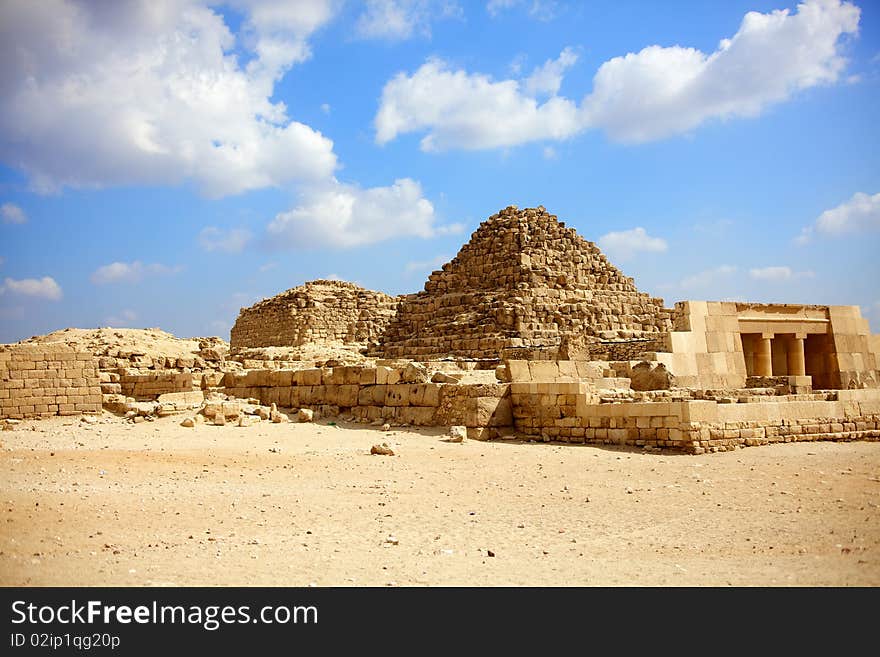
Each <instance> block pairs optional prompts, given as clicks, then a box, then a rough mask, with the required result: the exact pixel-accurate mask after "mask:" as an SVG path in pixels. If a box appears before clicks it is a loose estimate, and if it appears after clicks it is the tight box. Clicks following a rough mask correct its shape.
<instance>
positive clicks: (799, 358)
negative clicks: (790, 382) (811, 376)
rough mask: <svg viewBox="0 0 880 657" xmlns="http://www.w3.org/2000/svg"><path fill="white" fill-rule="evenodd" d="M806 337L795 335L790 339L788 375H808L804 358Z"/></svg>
mask: <svg viewBox="0 0 880 657" xmlns="http://www.w3.org/2000/svg"><path fill="white" fill-rule="evenodd" d="M804 337H805V336H802V335H800V334H798V335H795V336H794V337H793V338H791V339H790V340H789V341H788V375H789V376H806V375H807V367H806V363H805V360H804Z"/></svg>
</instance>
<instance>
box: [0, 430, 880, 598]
mask: <svg viewBox="0 0 880 657" xmlns="http://www.w3.org/2000/svg"><path fill="white" fill-rule="evenodd" d="M179 422H180V417H179V416H176V417H175V416H172V417H166V418H161V419H158V420H156V421H154V422H143V423H140V424H131V423H129V422H126V421H125V420H123V419H122V418H119V417H116V416H113V415H110V414H107V413H105V414H104V415H103V416H102V417H101V418H100V419H99V420H98V421H97V423H95V424H89V423H88V422H87V421H83V420H81V419H79V418H54V419H49V420H42V421H25V422H22V423H21V424H19V425H17V427H16V429H15V430H14V431H7V432H3V433H2V434H0V441H2V451H0V460H2V463H0V467H2V477H0V501H2V507H0V512H2V515H3V518H2V524H0V527H2V530H0V585H4V586H12V585H16V586H17V585H24V586H56V585H60V586H66V585H72V586H119V585H121V586H141V585H146V586H162V585H168V586H182V585H208V586H212V585H217V586H224V585H246V586H250V585H255V586H256V585H263V586H278V585H284V586H308V585H317V586H395V585H396V586H420V585H430V586H437V585H477V586H487V585H529V586H543V585H561V586H568V585H576V586H592V585H647V586H654V585H665V586H687V585H700V586H705V585H718V586H724V585H740V586H743V585H744V586H750V585H762V586H766V585H769V586H776V585H797V586H803V585H807V586H810V585H818V586H826V585H833V586H851V585H869V586H874V585H878V584H880V514H878V505H880V444H878V443H876V442H874V443H872V442H853V443H830V442H828V443H818V442H817V443H791V444H777V445H771V446H766V447H756V448H746V449H740V450H737V451H734V452H727V453H720V454H705V455H700V456H687V455H677V454H671V453H656V452H654V453H645V452H643V451H639V450H624V449H619V448H603V447H597V446H583V445H558V444H552V443H551V444H544V443H528V442H477V441H465V442H464V443H463V444H454V443H450V442H446V441H445V439H444V438H445V436H444V434H443V431H442V430H441V429H434V430H414V429H405V428H398V429H392V430H391V431H381V430H380V429H379V428H377V427H367V426H363V425H357V424H347V423H342V422H340V423H339V424H335V425H333V424H328V423H327V421H322V422H320V423H315V424H292V423H291V424H272V423H269V422H263V423H260V424H259V425H257V426H252V427H247V428H240V427H232V426H226V427H217V426H206V425H199V426H197V427H196V428H184V427H181V426H179ZM381 442H387V443H388V444H389V445H390V446H391V448H392V449H393V450H394V451H395V453H396V454H395V456H377V455H370V453H369V452H370V447H371V446H372V445H374V444H377V443H381ZM493 555H494V556H493Z"/></svg>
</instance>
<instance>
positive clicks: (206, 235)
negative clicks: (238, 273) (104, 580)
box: [199, 226, 252, 253]
mask: <svg viewBox="0 0 880 657" xmlns="http://www.w3.org/2000/svg"><path fill="white" fill-rule="evenodd" d="M251 237H252V235H251V232H250V231H249V230H247V229H245V228H229V229H223V228H217V227H216V226H206V227H205V228H203V229H202V230H201V232H200V233H199V245H200V246H201V247H202V248H203V249H204V250H205V251H209V252H210V251H223V252H224V253H240V252H241V251H242V250H244V247H246V246H247V245H248V242H250V241H251Z"/></svg>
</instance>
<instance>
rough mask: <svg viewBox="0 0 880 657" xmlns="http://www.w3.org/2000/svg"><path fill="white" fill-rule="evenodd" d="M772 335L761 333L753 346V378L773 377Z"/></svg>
mask: <svg viewBox="0 0 880 657" xmlns="http://www.w3.org/2000/svg"><path fill="white" fill-rule="evenodd" d="M772 338H773V334H772V333H762V334H761V336H760V337H759V338H758V339H757V341H756V344H755V376H773V351H772V349H771V347H770V340H771V339H772Z"/></svg>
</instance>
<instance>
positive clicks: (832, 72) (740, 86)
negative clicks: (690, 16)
mask: <svg viewBox="0 0 880 657" xmlns="http://www.w3.org/2000/svg"><path fill="white" fill-rule="evenodd" d="M859 14H860V10H859V9H858V8H857V7H855V6H854V5H852V4H850V3H847V2H843V3H841V2H839V1H838V0H808V1H807V2H804V3H802V4H800V5H798V11H797V12H796V13H794V14H790V13H789V11H788V10H777V11H773V12H771V13H769V14H761V13H758V12H754V11H752V12H749V13H747V14H746V15H745V17H744V18H743V21H742V23H741V24H740V28H739V30H738V31H737V33H736V34H735V35H734V36H733V37H731V38H730V39H722V41H721V43H720V44H719V47H718V49H717V50H716V51H715V52H713V53H711V54H709V55H707V54H705V53H703V52H701V51H699V50H696V49H694V48H683V47H680V46H672V47H669V48H663V47H660V46H649V47H647V48H645V49H643V50H642V51H641V52H639V53H637V54H633V53H630V54H628V55H626V56H624V57H615V58H614V59H611V60H610V61H607V62H605V63H604V64H602V66H601V67H600V68H599V70H598V72H597V73H596V76H595V78H594V79H593V92H592V94H590V96H589V97H588V98H587V99H585V102H584V106H583V108H584V115H585V120H586V122H587V124H588V125H592V126H596V127H601V128H603V129H605V130H606V131H607V132H608V133H609V134H610V135H611V137H612V138H614V139H618V140H621V141H628V142H642V141H649V140H652V139H659V138H662V137H666V136H669V135H675V134H680V133H683V132H687V131H689V130H692V129H693V128H696V127H697V126H698V125H700V124H701V123H704V122H705V121H707V120H709V119H712V118H730V117H737V116H739V117H753V116H757V115H758V114H760V113H761V112H762V111H763V110H764V108H766V107H767V106H768V105H771V104H773V103H778V102H781V101H784V100H787V99H788V98H789V97H791V95H792V94H793V93H795V92H796V91H798V90H800V89H807V88H809V87H814V86H817V85H821V84H829V83H832V82H836V81H837V80H838V78H839V76H840V74H841V72H842V71H843V69H844V67H845V65H846V60H845V59H844V58H843V56H842V55H841V54H840V48H839V46H840V43H839V40H840V37H841V36H842V35H844V34H854V33H855V32H856V31H857V29H858V23H859Z"/></svg>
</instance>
